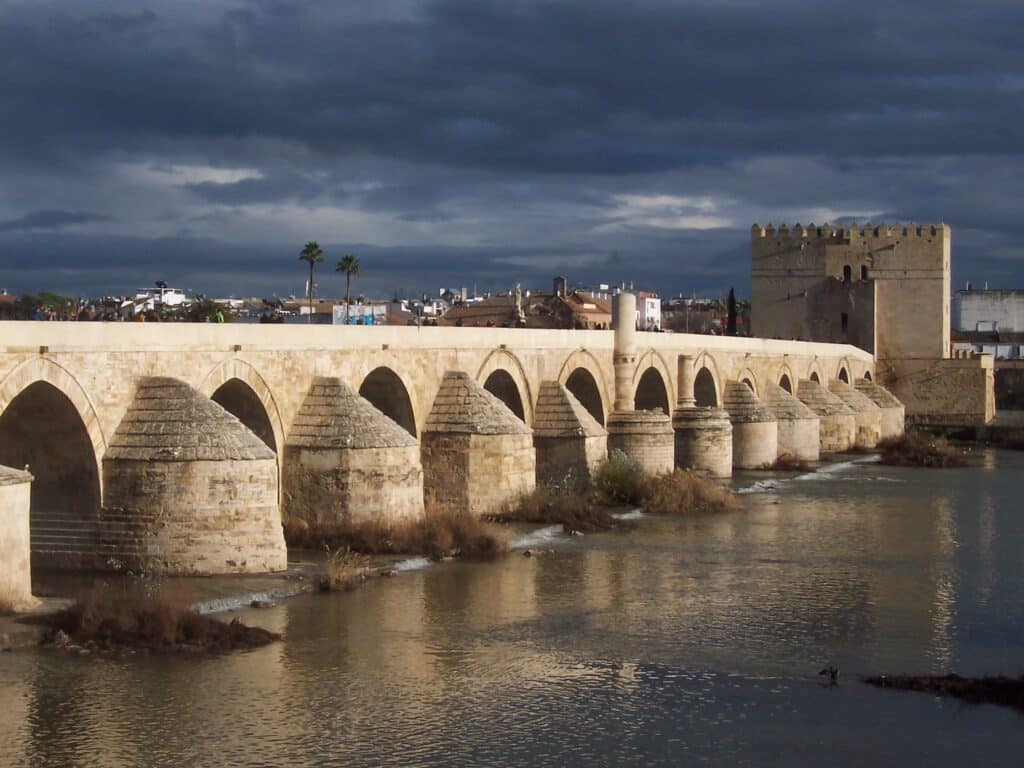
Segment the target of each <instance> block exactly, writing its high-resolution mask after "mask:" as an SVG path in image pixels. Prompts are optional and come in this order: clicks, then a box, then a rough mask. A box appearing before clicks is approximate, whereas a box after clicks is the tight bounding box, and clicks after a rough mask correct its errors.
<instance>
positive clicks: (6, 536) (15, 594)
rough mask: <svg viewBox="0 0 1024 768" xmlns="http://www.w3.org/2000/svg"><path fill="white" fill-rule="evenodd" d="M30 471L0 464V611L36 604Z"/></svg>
mask: <svg viewBox="0 0 1024 768" xmlns="http://www.w3.org/2000/svg"><path fill="white" fill-rule="evenodd" d="M31 485H32V475H30V474H29V473H28V472H23V471H21V470H18V469H12V468H9V467H4V466H0V612H3V611H24V610H28V609H29V608H32V607H34V606H36V605H38V603H39V601H38V600H36V599H35V598H34V597H32V573H31V544H30V543H29V503H30V493H31V491H30V488H31Z"/></svg>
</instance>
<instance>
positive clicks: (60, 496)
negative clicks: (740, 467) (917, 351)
mask: <svg viewBox="0 0 1024 768" xmlns="http://www.w3.org/2000/svg"><path fill="white" fill-rule="evenodd" d="M633 343H634V345H635V349H634V350H632V354H631V355H630V356H629V357H628V358H624V359H625V360H626V361H627V363H628V366H629V368H628V369H627V373H628V374H629V377H628V382H629V383H628V387H629V389H630V390H631V392H627V393H626V394H627V395H631V398H629V397H627V399H632V401H633V404H634V405H635V407H636V409H638V410H639V409H662V410H664V411H665V412H666V413H670V412H671V410H672V407H673V406H674V404H675V403H676V401H677V397H678V396H679V392H678V388H679V381H678V377H677V370H678V365H677V364H678V359H679V357H680V356H682V355H685V356H689V357H690V358H692V361H693V368H692V370H693V373H694V378H693V386H694V395H695V397H696V401H697V404H698V405H718V406H721V405H722V403H723V396H724V394H725V390H726V387H727V383H728V382H730V381H736V382H746V383H747V384H748V385H749V386H750V387H751V389H752V390H753V391H754V393H755V394H756V395H758V396H761V395H762V393H763V392H764V388H765V387H766V385H768V384H769V383H770V384H782V386H783V388H784V389H787V390H789V391H794V388H795V387H796V384H797V381H798V380H800V379H817V380H818V381H820V382H821V383H822V384H824V385H826V386H827V384H828V382H830V381H832V380H835V379H844V380H846V381H849V382H853V381H855V380H858V379H861V378H863V377H865V376H868V377H869V378H873V377H874V366H875V363H874V359H873V357H872V356H871V355H870V354H869V353H867V352H864V351H863V350H860V349H857V348H855V347H852V346H848V345H835V344H820V343H810V342H797V341H781V340H772V339H757V338H742V337H721V336H704V335H691V334H673V333H637V334H635V341H634V342H633ZM614 353H615V333H614V332H612V331H571V330H527V329H505V328H454V327H424V328H417V327H398V326H377V327H373V326H366V327H336V326H321V325H311V326H306V325H258V324H254V325H249V324H240V323H232V324H185V323H161V324H157V323H77V322H65V323H58V322H0V464H7V465H8V466H14V467H16V468H18V469H21V468H22V467H23V466H24V465H25V464H29V465H30V467H31V471H32V473H33V475H34V476H35V483H34V485H33V489H32V497H33V498H32V507H33V510H35V509H36V508H39V509H43V508H47V507H50V508H54V507H60V506H61V505H63V506H65V507H67V506H69V505H70V506H78V507H79V508H80V509H82V510H84V509H86V508H88V507H99V506H101V499H102V500H104V502H105V501H106V499H105V496H104V483H105V482H107V481H106V480H105V477H104V475H105V473H104V468H103V461H104V457H105V456H107V455H108V446H109V445H110V443H111V440H112V437H113V436H114V434H115V431H117V430H118V427H119V425H120V424H121V422H122V419H123V418H124V417H125V414H126V412H128V411H129V408H130V406H131V405H132V402H133V398H135V397H136V395H137V389H138V387H139V382H140V381H142V380H143V379H144V378H145V377H170V378H173V379H176V380H179V381H181V382H184V383H186V384H188V385H189V386H190V387H192V388H194V389H195V390H196V391H198V393H200V394H201V395H202V396H204V397H206V398H212V399H213V400H214V401H216V402H217V403H219V404H220V405H221V406H223V407H224V408H225V409H226V410H227V411H229V412H230V413H232V414H234V415H235V416H236V417H238V419H239V420H240V421H241V422H242V423H243V424H244V425H245V426H246V427H247V428H248V429H249V430H250V431H251V432H252V433H254V434H255V435H256V436H257V437H259V439H260V440H261V441H262V442H263V443H265V445H266V446H267V447H268V448H269V449H270V451H272V452H273V458H274V461H276V464H277V472H278V475H279V476H281V473H282V469H283V461H284V460H285V459H284V457H285V455H286V452H285V451H284V450H283V448H284V445H285V442H286V440H287V439H288V436H289V434H290V433H291V432H292V430H293V428H294V426H295V424H296V417H297V415H298V414H299V411H300V408H301V407H302V406H303V403H304V401H305V400H306V398H307V395H308V394H309V393H310V388H311V386H312V384H313V382H314V379H316V378H317V377H333V378H336V379H339V380H340V381H341V382H342V383H343V384H346V385H348V387H351V389H352V390H355V391H357V392H358V393H359V394H360V395H362V396H363V397H364V398H366V399H367V400H368V401H369V402H370V403H372V404H373V405H374V406H375V407H376V408H377V409H379V410H380V411H381V412H383V414H385V415H386V416H387V417H388V418H390V419H391V420H393V421H394V422H396V423H397V424H398V425H400V426H401V427H402V428H403V429H404V430H405V431H406V432H408V434H409V435H410V436H411V437H412V438H413V439H415V440H420V439H421V438H422V437H423V432H424V426H425V424H426V422H427V418H428V415H429V414H430V411H431V407H432V405H433V403H434V399H435V396H436V395H437V393H438V391H439V388H440V387H441V383H442V379H443V378H444V376H445V373H446V372H448V371H460V372H464V373H465V374H468V376H469V377H470V378H471V379H473V380H475V381H476V382H477V383H479V384H480V385H482V386H483V387H484V388H485V389H486V390H487V391H489V392H490V393H492V394H493V395H495V396H496V397H497V398H499V399H500V400H501V401H502V402H503V403H504V404H505V405H506V406H508V408H509V409H510V410H511V411H512V412H513V413H514V414H515V415H516V416H517V417H518V418H519V419H521V421H522V422H523V423H524V424H525V425H526V426H527V427H532V426H533V424H534V412H535V409H536V407H537V402H538V401H537V398H538V393H539V391H540V389H541V384H542V382H551V381H554V382H559V383H561V384H563V385H565V387H566V388H567V389H568V390H569V391H570V392H571V393H572V394H573V395H575V397H576V399H578V400H579V402H580V403H581V404H582V405H583V406H584V407H585V408H586V410H587V411H589V412H590V414H592V415H593V416H594V418H595V419H596V420H597V421H598V422H599V423H600V424H602V425H604V424H606V423H607V420H608V416H609V414H610V413H611V411H612V410H613V409H614V408H615V403H616V390H615V388H616V370H615V365H614V363H613V356H614ZM622 365H623V359H619V367H620V387H621V386H623V385H622V383H621V380H622V378H623V375H622ZM619 399H620V401H621V399H622V398H621V397H620V398H619ZM620 405H621V403H620ZM620 410H621V408H620ZM153 429H155V430H157V431H159V429H160V428H159V427H158V426H157V427H153ZM268 455H269V454H268ZM108 474H109V473H108ZM87 514H88V513H87ZM33 515H35V512H33ZM65 518H66V519H70V518H67V516H65ZM66 519H65V524H66ZM33 521H34V522H33V524H34V525H36V522H35V517H33ZM39 525H40V526H41V525H42V523H39ZM39 535H40V536H42V533H40V534H39Z"/></svg>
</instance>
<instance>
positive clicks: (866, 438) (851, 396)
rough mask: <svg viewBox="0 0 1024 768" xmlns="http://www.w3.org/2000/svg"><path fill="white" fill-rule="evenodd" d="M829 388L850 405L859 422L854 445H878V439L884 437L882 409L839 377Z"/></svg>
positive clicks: (865, 446) (868, 446) (855, 418)
mask: <svg viewBox="0 0 1024 768" xmlns="http://www.w3.org/2000/svg"><path fill="white" fill-rule="evenodd" d="M828 390H829V392H831V393H832V394H833V395H835V396H836V397H838V398H839V399H840V400H842V401H843V402H844V403H846V404H847V405H848V406H850V409H851V410H852V411H853V413H854V421H855V422H856V424H857V436H856V438H855V439H854V445H855V446H856V447H857V448H862V449H871V448H874V447H875V446H876V445H878V441H879V440H881V439H882V411H881V410H880V409H879V407H878V406H877V405H875V403H874V401H873V400H872V399H871V398H870V397H867V396H866V395H864V394H863V393H861V392H859V391H858V390H856V389H854V388H853V387H851V386H850V385H849V384H847V383H846V382H845V381H839V380H838V379H836V380H833V381H830V382H829V385H828Z"/></svg>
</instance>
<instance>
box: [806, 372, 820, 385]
mask: <svg viewBox="0 0 1024 768" xmlns="http://www.w3.org/2000/svg"><path fill="white" fill-rule="evenodd" d="M807 378H809V379H810V380H811V381H813V382H815V383H816V384H821V377H820V376H818V372H817V371H811V373H810V375H809V376H808V377H807Z"/></svg>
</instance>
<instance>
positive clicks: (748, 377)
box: [736, 368, 761, 397]
mask: <svg viewBox="0 0 1024 768" xmlns="http://www.w3.org/2000/svg"><path fill="white" fill-rule="evenodd" d="M736 381H738V382H739V383H740V384H746V385H747V386H748V387H750V391H751V392H753V393H754V394H755V395H756V396H757V397H760V396H761V389H760V384H759V383H758V381H757V375H756V374H755V373H754V372H753V371H752V370H750V368H742V369H740V372H739V373H738V374H737V376H736Z"/></svg>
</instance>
